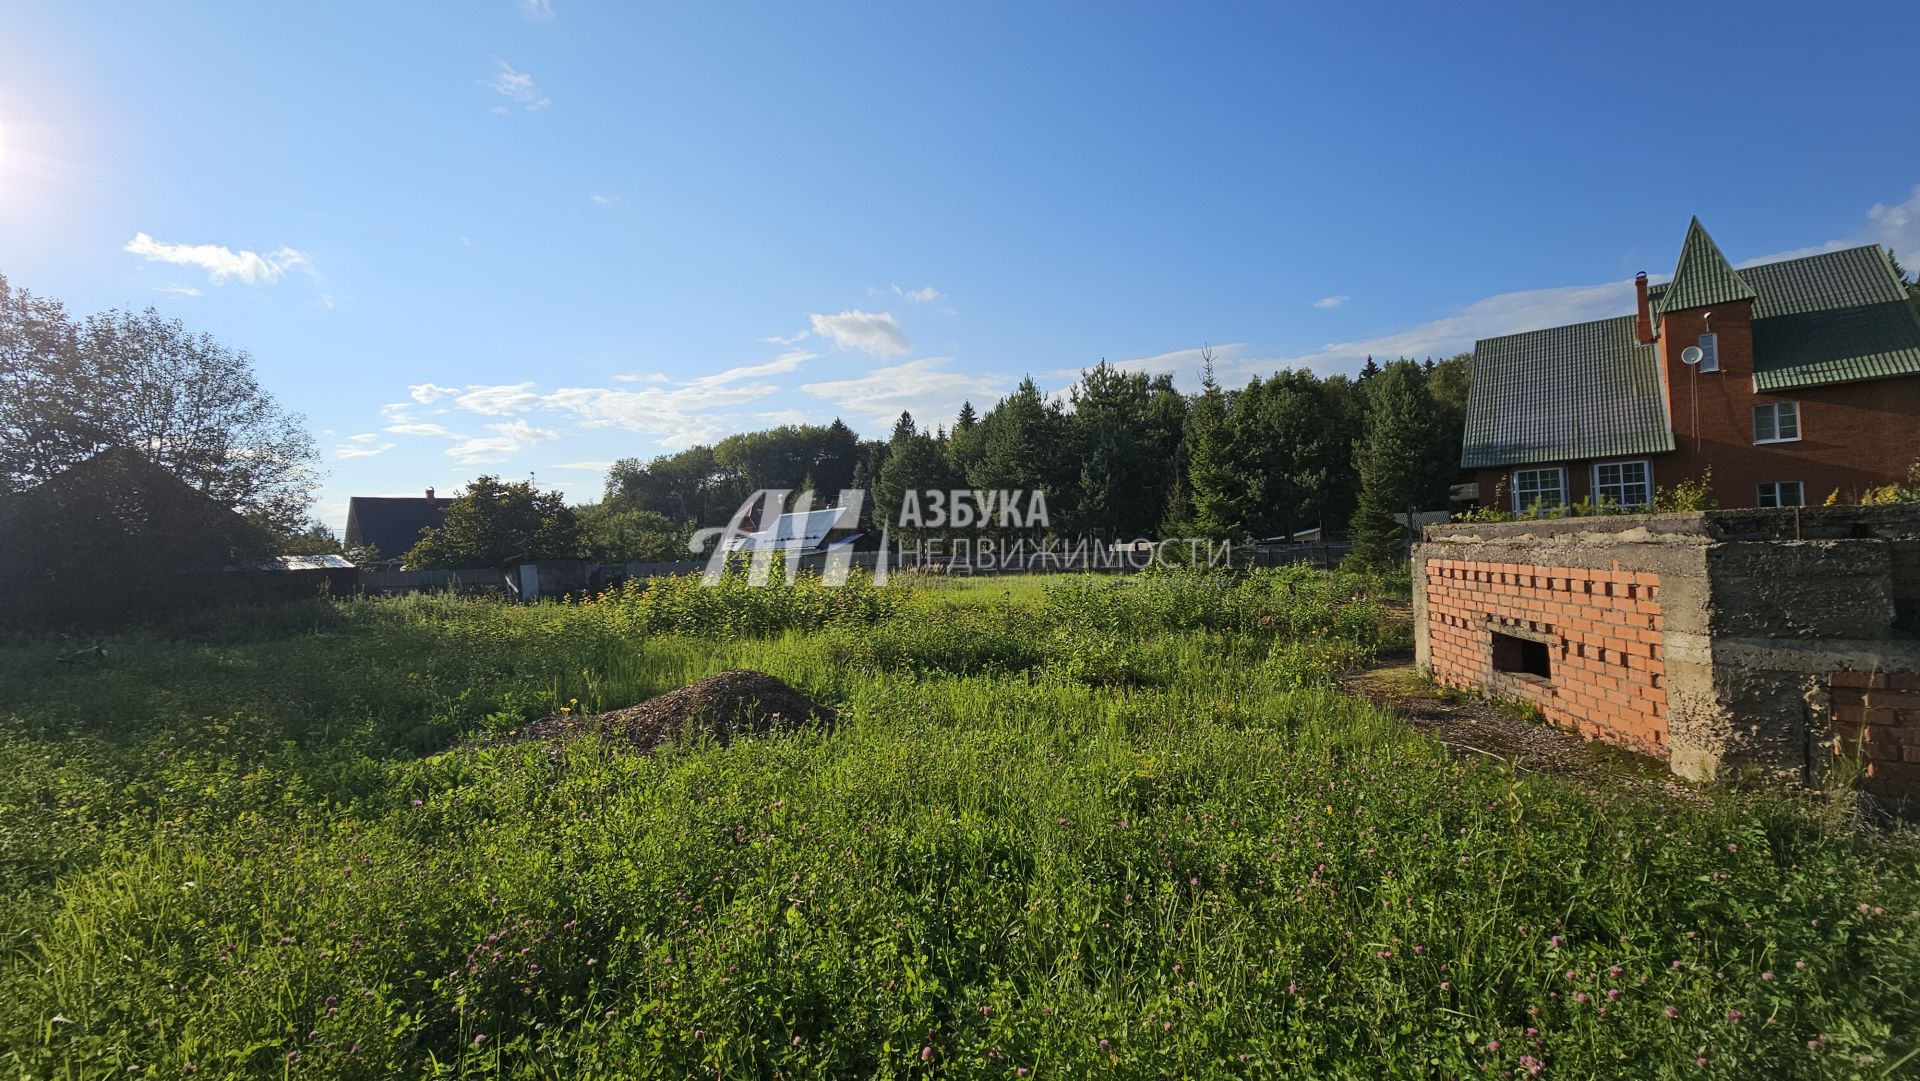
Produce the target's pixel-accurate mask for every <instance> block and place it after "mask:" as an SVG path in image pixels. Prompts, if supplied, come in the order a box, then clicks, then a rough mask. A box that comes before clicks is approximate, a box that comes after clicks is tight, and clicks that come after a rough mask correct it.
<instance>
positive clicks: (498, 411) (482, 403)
mask: <svg viewBox="0 0 1920 1081" xmlns="http://www.w3.org/2000/svg"><path fill="white" fill-rule="evenodd" d="M532 387H533V383H531V382H526V383H515V384H513V385H511V386H494V387H485V386H470V387H468V388H467V390H466V393H464V394H461V395H459V396H458V397H456V398H454V401H453V404H455V405H457V406H459V407H460V408H462V409H465V410H467V411H468V412H470V413H479V414H482V415H484V416H489V417H497V416H501V415H502V414H506V413H518V412H521V411H522V410H524V409H526V408H527V407H528V406H530V405H534V404H536V403H537V402H539V400H540V396H539V395H538V394H535V393H534V392H533V390H532V389H531V388H532Z"/></svg>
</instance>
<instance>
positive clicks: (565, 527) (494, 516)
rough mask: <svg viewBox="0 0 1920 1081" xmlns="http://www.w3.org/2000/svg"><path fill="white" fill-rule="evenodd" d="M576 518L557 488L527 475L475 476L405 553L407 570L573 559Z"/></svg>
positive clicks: (577, 552)
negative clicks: (517, 478) (546, 488)
mask: <svg viewBox="0 0 1920 1081" xmlns="http://www.w3.org/2000/svg"><path fill="white" fill-rule="evenodd" d="M580 556H581V544H580V519H579V516H578V514H576V513H575V511H574V510H573V508H571V507H569V506H567V503H566V497H565V496H563V495H561V494H560V493H559V492H543V491H540V490H539V489H538V488H535V487H534V486H533V482H532V481H530V480H522V481H514V482H512V483H508V482H506V481H503V480H501V479H500V478H498V477H488V476H483V477H478V478H476V479H475V480H474V481H473V482H472V483H470V484H468V485H467V489H466V491H464V492H462V493H461V494H460V496H459V497H458V498H456V499H454V500H453V501H452V502H451V503H449V504H447V513H446V517H445V518H444V519H443V520H442V521H441V524H440V525H439V526H438V527H437V528H434V529H429V530H427V531H426V532H424V533H423V534H421V537H420V540H419V542H418V543H416V544H415V545H414V546H413V547H412V548H410V549H408V550H407V554H406V556H405V557H404V558H405V561H406V567H407V569H408V570H440V569H459V568H464V567H498V566H503V565H505V564H506V563H508V562H510V561H513V560H535V559H578V558H580Z"/></svg>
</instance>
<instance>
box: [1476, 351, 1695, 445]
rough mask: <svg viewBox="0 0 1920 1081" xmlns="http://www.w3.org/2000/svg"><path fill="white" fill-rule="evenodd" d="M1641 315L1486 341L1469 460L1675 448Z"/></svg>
mask: <svg viewBox="0 0 1920 1081" xmlns="http://www.w3.org/2000/svg"><path fill="white" fill-rule="evenodd" d="M1633 322H1634V317H1633V316H1631V315H1623V316H1619V317H1616V318H1613V319H1602V320H1600V321H1599V322H1594V323H1577V324H1575V325H1573V326H1566V327H1554V328H1553V329H1551V330H1536V331H1532V332H1529V333H1526V334H1512V335H1508V336H1507V337H1504V338H1489V339H1486V340H1485V341H1481V342H1479V343H1477V344H1476V345H1475V346H1474V351H1473V392H1472V394H1471V396H1470V397H1469V400H1468V406H1467V432H1466V443H1465V446H1464V448H1463V450H1462V453H1461V456H1460V465H1461V466H1462V467H1463V468H1466V469H1479V468H1484V467H1488V466H1498V465H1524V464H1528V463H1532V462H1564V461H1571V460H1584V459H1589V458H1615V457H1624V456H1627V455H1635V454H1664V453H1665V452H1667V451H1670V450H1672V449H1673V429H1672V428H1670V427H1668V425H1667V408H1666V401H1665V399H1664V397H1663V395H1662V392H1661V389H1660V360H1659V353H1658V351H1657V350H1656V349H1655V347H1654V346H1651V345H1641V344H1640V343H1639V342H1636V341H1635V340H1634V333H1633Z"/></svg>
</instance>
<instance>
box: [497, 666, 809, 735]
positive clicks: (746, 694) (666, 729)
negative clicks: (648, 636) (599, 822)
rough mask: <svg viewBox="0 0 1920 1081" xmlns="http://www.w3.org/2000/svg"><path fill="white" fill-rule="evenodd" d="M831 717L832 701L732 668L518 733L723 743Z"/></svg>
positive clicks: (761, 674)
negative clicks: (621, 705)
mask: <svg viewBox="0 0 1920 1081" xmlns="http://www.w3.org/2000/svg"><path fill="white" fill-rule="evenodd" d="M833 722H834V714H833V710H832V709H831V708H830V707H827V706H822V705H819V704H817V703H815V702H814V701H813V699H811V698H808V697H807V696H806V695H804V694H802V693H800V692H799V691H797V690H794V689H793V688H792V687H790V686H788V685H787V684H785V683H783V682H781V681H780V680H778V679H775V678H774V677H772V676H770V675H767V674H766V673H764V672H754V671H750V670H748V669H736V670H735V671H732V672H722V673H720V674H719V675H717V676H713V677H711V678H708V679H703V680H701V681H700V682H698V683H694V684H691V685H689V686H686V687H682V688H680V689H679V690H677V691H668V692H667V693H666V694H663V695H660V696H659V697H657V698H649V699H647V700H646V701H645V702H642V703H640V704H639V705H637V706H628V707H627V708H626V709H616V710H610V711H608V712H606V713H601V714H596V715H594V716H586V717H583V716H580V715H577V714H560V715H558V716H553V717H547V718H545V719H542V720H539V721H535V722H533V723H532V724H530V725H527V726H526V727H524V728H522V729H521V730H520V736H521V737H522V738H534V739H553V738H564V737H567V736H573V735H583V734H585V733H588V732H597V733H600V734H602V735H605V736H607V737H609V738H611V739H617V740H620V741H622V742H626V743H631V744H633V745H635V746H637V747H641V748H652V747H655V746H657V745H659V744H661V743H665V742H667V741H669V740H672V739H674V738H675V737H677V736H679V735H680V734H681V733H683V732H688V733H690V734H692V735H702V734H705V735H711V736H713V738H714V739H716V740H718V741H719V742H721V743H726V742H727V741H728V740H731V739H732V738H733V737H735V736H743V735H758V734H761V733H765V732H791V731H794V730H796V729H799V728H802V727H805V726H806V725H808V724H818V725H820V726H821V727H823V728H831V727H833Z"/></svg>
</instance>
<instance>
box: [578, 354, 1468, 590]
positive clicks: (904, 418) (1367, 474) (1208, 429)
mask: <svg viewBox="0 0 1920 1081" xmlns="http://www.w3.org/2000/svg"><path fill="white" fill-rule="evenodd" d="M1471 372H1472V365H1471V356H1470V355H1464V354H1463V355H1461V356H1456V357H1452V358H1450V359H1447V360H1443V361H1438V362H1436V361H1433V360H1431V359H1429V360H1427V361H1425V362H1424V363H1420V362H1415V361H1410V360H1396V361H1392V362H1389V363H1387V364H1384V365H1383V364H1379V363H1377V362H1375V361H1374V360H1373V359H1372V358H1369V359H1368V361H1367V363H1366V366H1365V367H1364V368H1363V369H1362V370H1361V372H1360V374H1359V375H1358V377H1356V378H1349V377H1347V376H1344V375H1332V376H1321V375H1317V374H1315V373H1314V372H1312V371H1310V370H1307V369H1304V368H1300V369H1290V370H1285V371H1280V372H1276V373H1274V374H1273V375H1271V376H1268V377H1266V378H1264V379H1261V378H1254V379H1251V380H1249V381H1248V382H1247V383H1246V384H1245V385H1243V386H1234V387H1228V386H1224V385H1222V383H1221V382H1220V381H1219V380H1218V379H1217V378H1216V376H1215V374H1214V371H1213V368H1212V364H1211V362H1210V361H1209V363H1208V367H1207V370H1206V374H1205V375H1204V377H1203V379H1202V381H1201V389H1200V391H1199V393H1197V394H1184V393H1182V392H1181V391H1179V390H1178V389H1176V388H1175V386H1174V381H1173V376H1172V374H1170V373H1161V374H1149V373H1146V372H1140V371H1131V370H1127V369H1123V368H1121V367H1118V366H1115V365H1112V364H1108V363H1106V362H1104V361H1103V362H1101V363H1100V364H1097V365H1095V366H1094V367H1093V368H1091V369H1089V370H1087V371H1085V372H1083V373H1082V377H1081V379H1080V381H1079V382H1078V383H1077V384H1075V385H1074V386H1073V388H1072V389H1070V390H1069V391H1068V392H1067V395H1066V397H1065V399H1064V400H1063V399H1061V398H1058V397H1051V396H1048V395H1045V394H1042V393H1041V391H1040V389H1039V387H1038V385H1037V384H1035V382H1034V381H1033V380H1032V379H1031V378H1028V379H1025V380H1023V381H1022V382H1021V383H1020V385H1019V386H1018V387H1017V388H1015V390H1014V391H1013V392H1012V393H1011V394H1009V395H1007V396H1006V397H1004V398H1002V399H1000V400H999V401H998V402H996V403H995V404H994V405H993V406H992V407H991V408H989V409H988V410H987V411H986V412H985V413H979V412H978V411H977V410H976V409H975V407H974V405H973V403H972V402H967V403H965V404H963V405H962V406H961V408H960V411H959V414H958V415H957V416H956V417H954V418H953V420H952V422H951V424H936V425H932V426H929V425H927V424H925V423H923V422H922V421H921V420H920V419H919V418H916V417H914V416H913V415H912V414H911V413H902V414H901V416H900V418H899V419H898V420H897V421H896V422H895V424H894V426H893V430H892V432H890V433H889V434H888V436H887V437H886V438H885V439H873V440H863V439H860V438H859V437H858V436H856V435H855V433H854V432H853V431H852V430H851V429H850V428H848V427H847V426H846V425H845V424H843V423H841V422H840V421H838V420H836V421H834V422H833V423H832V424H830V425H785V426H781V427H778V428H772V429H768V430H765V431H758V432H746V433H742V434H739V435H733V436H729V437H727V438H725V439H722V440H720V441H719V442H717V443H714V444H711V445H700V446H694V447H689V448H687V449H686V450H683V451H679V452H677V453H674V454H666V455H660V456H658V457H655V458H652V459H648V460H645V461H642V460H640V459H637V458H627V459H623V460H621V461H619V462H617V463H615V465H614V466H613V468H612V470H611V471H610V472H609V474H608V477H607V484H606V492H605V496H604V498H603V500H602V501H601V502H600V503H599V504H596V505H593V506H591V507H586V508H581V512H582V525H583V533H584V535H585V536H587V537H589V538H591V537H593V536H594V535H596V534H599V535H601V536H603V537H604V536H606V535H607V534H608V533H610V532H617V531H619V530H621V529H625V530H629V531H631V532H632V533H633V534H634V535H635V536H638V537H643V538H645V539H647V541H648V542H649V543H650V544H654V545H655V547H654V548H652V549H650V551H649V554H648V555H647V556H646V558H661V557H663V555H662V554H663V553H664V552H665V551H667V550H669V549H671V548H677V549H678V551H680V552H685V550H686V549H685V546H684V544H683V543H680V542H679V538H681V537H684V536H685V534H686V533H688V532H690V531H691V530H692V529H693V528H694V527H696V526H712V525H722V524H725V522H726V521H727V520H728V518H729V517H730V516H731V515H732V514H733V513H734V511H735V510H736V509H737V508H738V507H739V506H740V505H741V503H742V502H743V501H744V500H746V499H747V498H748V497H749V496H751V495H752V493H754V492H755V491H758V490H761V489H767V488H773V489H788V490H791V491H794V492H796V493H798V492H801V491H811V492H813V493H814V501H815V505H821V504H831V503H833V502H835V501H836V500H837V499H838V498H839V495H840V492H841V490H842V489H846V488H859V489H865V490H866V491H867V493H868V495H867V498H866V500H865V502H864V504H863V507H862V518H863V521H862V524H863V525H865V526H867V527H869V528H873V527H875V526H876V525H880V524H883V525H885V526H886V527H887V528H889V529H891V530H892V531H893V532H894V534H895V535H900V536H904V537H906V538H909V539H912V538H916V537H917V536H925V535H931V534H936V533H939V532H940V530H939V529H935V528H924V527H922V528H916V527H915V526H914V525H913V524H912V523H909V524H908V525H907V526H906V527H905V528H902V527H901V526H900V525H899V521H900V516H899V510H900V508H901V506H902V503H903V501H904V500H905V498H906V493H907V492H909V491H915V492H921V491H930V490H938V491H947V490H953V489H978V490H985V491H998V490H1025V491H1036V490H1038V491H1044V492H1045V493H1046V501H1047V506H1048V510H1049V512H1050V521H1049V524H1048V529H1047V531H1048V532H1051V533H1054V534H1070V535H1080V534H1085V535H1091V536H1096V537H1103V538H1113V539H1132V538H1139V537H1164V536H1183V537H1185V536H1190V537H1207V538H1212V539H1221V540H1245V539H1248V538H1265V537H1275V536H1279V537H1289V536H1293V535H1295V534H1297V533H1300V532H1302V531H1304V530H1308V529H1311V528H1315V527H1319V528H1322V529H1324V530H1325V531H1326V532H1327V533H1328V534H1334V535H1337V534H1343V533H1350V538H1351V540H1352V541H1353V542H1354V544H1355V545H1356V547H1357V548H1358V549H1360V550H1361V555H1362V558H1364V559H1367V560H1369V561H1379V560H1381V559H1384V558H1386V556H1387V554H1388V553H1389V551H1390V549H1391V548H1392V547H1393V546H1394V544H1395V543H1396V542H1397V534H1396V533H1395V526H1394V523H1393V520H1392V519H1393V517H1394V516H1395V515H1399V514H1401V513H1402V512H1404V511H1406V510H1408V509H1409V508H1414V509H1421V510H1429V509H1438V508H1444V507H1446V505H1447V490H1448V487H1449V486H1450V485H1451V484H1453V483H1455V482H1456V481H1457V480H1458V479H1459V478H1460V475H1461V474H1460V469H1459V464H1458V463H1459V461H1460V442H1461V436H1462V431H1463V429H1464V426H1465V418H1466V403H1467V390H1468V386H1469V381H1470V378H1471ZM1349 525H1351V527H1352V528H1351V530H1350V531H1349V529H1348V527H1349ZM986 531H987V532H988V533H993V532H996V531H997V532H1015V533H1031V532H1032V531H1033V530H1032V529H1031V527H1028V526H1025V525H1017V526H1005V525H999V524H996V523H989V525H988V527H987V530H986ZM966 532H967V533H968V534H969V535H977V534H978V533H979V532H980V530H979V529H970V530H968V531H966ZM602 547H604V548H608V549H611V548H617V547H619V546H618V545H617V544H615V545H603V546H602ZM656 552H657V553H662V554H654V553H656Z"/></svg>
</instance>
